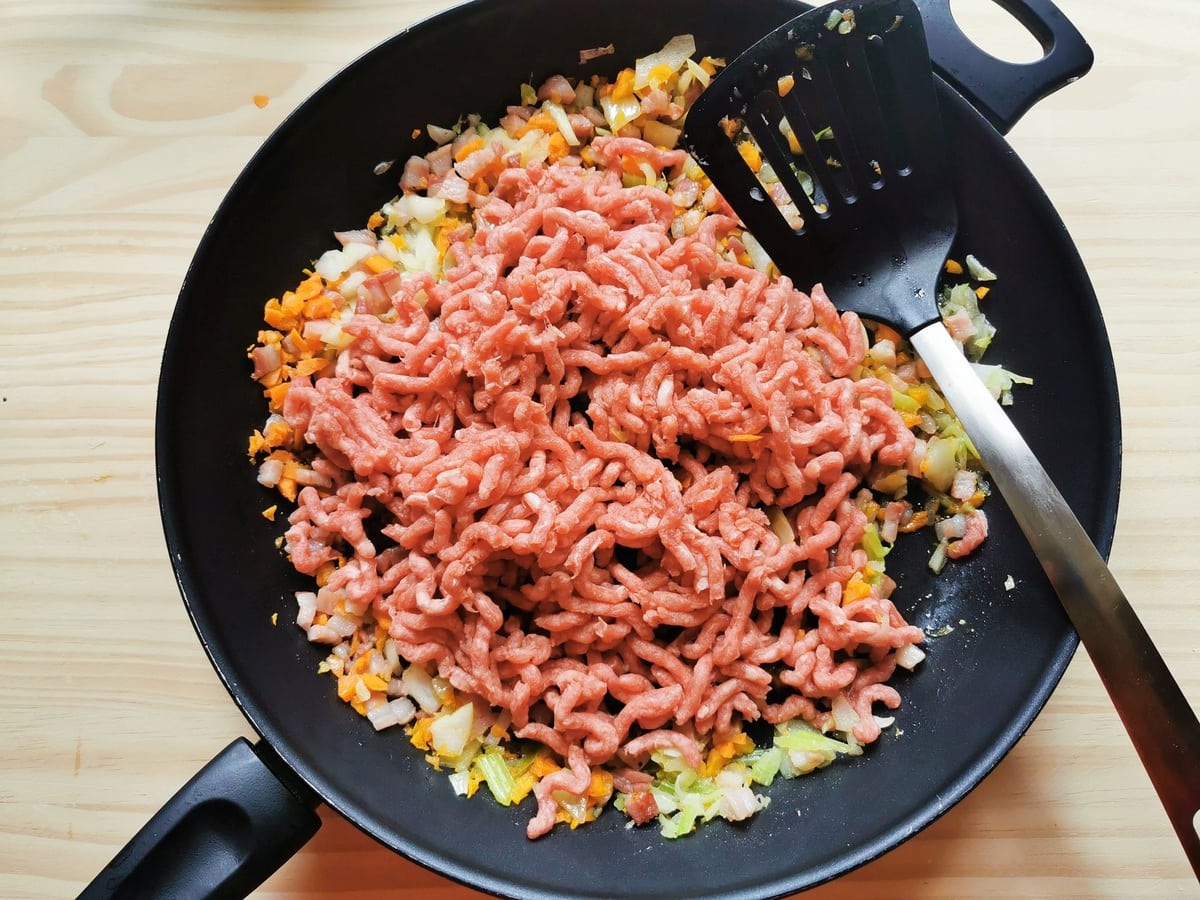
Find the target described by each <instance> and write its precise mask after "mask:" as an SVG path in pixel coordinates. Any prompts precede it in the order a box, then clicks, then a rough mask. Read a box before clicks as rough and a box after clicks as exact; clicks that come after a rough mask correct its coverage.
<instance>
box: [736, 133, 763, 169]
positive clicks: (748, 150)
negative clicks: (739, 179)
mask: <svg viewBox="0 0 1200 900" xmlns="http://www.w3.org/2000/svg"><path fill="white" fill-rule="evenodd" d="M737 149H738V153H740V154H741V157H742V159H744V160H745V161H746V165H748V166H749V167H750V171H751V172H757V171H759V170H760V169H762V165H763V161H762V154H761V153H759V152H758V148H757V147H755V146H754V144H752V143H751V142H750V141H742V142H741V143H740V144H738V145H737Z"/></svg>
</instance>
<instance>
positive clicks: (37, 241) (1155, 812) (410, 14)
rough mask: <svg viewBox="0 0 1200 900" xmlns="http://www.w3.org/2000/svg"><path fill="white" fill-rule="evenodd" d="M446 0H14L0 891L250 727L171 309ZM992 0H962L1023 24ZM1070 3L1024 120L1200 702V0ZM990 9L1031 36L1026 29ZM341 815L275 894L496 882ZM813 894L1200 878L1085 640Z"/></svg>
mask: <svg viewBox="0 0 1200 900" xmlns="http://www.w3.org/2000/svg"><path fill="white" fill-rule="evenodd" d="M446 5H448V4H446V3H444V2H442V0H427V2H414V0H391V2H389V3H377V2H370V0H356V2H351V0H342V2H339V0H327V2H321V3H318V2H315V0H244V2H233V3H216V2H212V3H207V2H201V0H174V2H166V0H161V2H160V0H75V2H70V0H37V2H34V0H0V315H2V319H0V604H2V609H0V622H2V623H3V625H2V626H0V685H2V688H0V896H3V897H64V896H73V895H74V894H75V893H77V892H78V891H79V890H80V889H81V888H82V886H83V885H84V884H85V883H86V882H87V881H88V880H89V879H90V878H91V876H92V875H93V874H95V872H96V871H97V870H99V869H100V868H101V867H102V866H103V865H104V864H105V863H106V862H107V861H108V860H109V859H110V858H111V856H112V855H113V854H114V852H115V851H116V850H117V849H118V848H119V847H120V846H121V845H122V844H123V843H124V842H125V841H126V840H127V839H128V838H129V837H130V836H131V835H133V834H134V832H135V831H136V830H137V829H138V828H139V827H140V826H141V825H142V824H143V823H144V822H145V821H146V819H147V818H148V817H149V816H150V814H151V813H152V812H153V811H154V810H155V809H157V808H158V807H159V806H160V804H162V803H163V802H164V801H165V800H166V799H167V798H168V797H169V796H170V795H171V794H172V793H173V792H174V791H175V790H176V789H177V788H178V787H179V786H180V785H182V784H183V783H184V782H185V781H186V780H187V779H188V778H189V777H190V776H191V775H192V774H193V773H194V772H195V771H196V770H197V769H198V768H199V767H200V766H202V765H203V764H204V763H205V762H206V761H207V760H208V759H209V758H210V757H211V756H212V755H213V754H214V753H216V752H217V751H218V750H220V749H221V748H222V747H223V746H225V744H226V743H227V742H228V741H229V740H231V739H232V738H233V737H235V736H236V735H238V734H243V733H248V732H247V726H246V725H245V723H244V720H243V719H242V717H241V715H240V714H239V713H238V711H237V709H236V707H235V706H234V704H233V702H232V701H231V700H230V698H229V697H228V695H227V694H226V693H225V691H224V689H223V688H222V687H221V686H220V684H219V682H218V680H217V678H216V676H215V674H214V673H213V672H212V670H211V668H210V667H209V665H208V662H207V660H206V659H205V657H204V655H203V653H202V651H201V648H200V645H199V643H198V641H197V639H196V637H195V635H194V633H193V631H192V629H191V626H190V624H189V622H188V620H187V617H186V615H185V612H184V608H183V605H182V603H181V602H180V601H179V599H178V594H177V591H176V588H175V584H174V580H173V576H172V572H171V567H170V564H169V562H168V559H167V554H166V551H165V548H164V544H163V539H162V536H161V530H160V525H159V518H158V508H157V503H156V496H155V473H154V462H153V439H154V433H153V410H154V394H155V382H156V378H157V374H158V364H159V358H160V353H161V349H162V345H163V340H164V337H165V335H166V331H167V323H168V319H169V317H170V314H171V310H172V306H173V304H174V301H175V294H176V292H177V290H178V287H179V284H180V281H181V279H182V276H183V273H184V271H185V268H186V266H187V264H188V262H189V260H190V258H191V255H192V252H193V250H194V248H195V246H196V243H197V241H198V240H199V238H200V234H201V231H202V229H203V228H204V226H205V224H206V223H207V221H208V218H209V216H210V215H211V214H212V212H213V210H214V209H215V208H216V206H217V204H218V202H219V201H220V199H221V197H222V195H223V193H224V192H225V190H226V189H227V188H228V186H229V185H230V183H231V182H232V180H233V178H234V177H235V176H236V174H237V173H238V171H239V170H240V168H241V167H242V165H243V164H244V163H245V162H246V161H247V159H248V158H249V157H250V155H251V153H252V152H253V151H254V150H255V149H256V148H257V146H258V145H259V143H260V142H261V141H262V139H263V138H264V137H265V136H266V135H267V134H269V133H270V131H271V130H272V128H273V127H274V126H276V125H277V124H278V123H279V122H280V121H281V120H282V119H283V118H284V116H285V115H286V114H287V113H288V112H289V111H291V110H292V109H294V108H295V107H296V106H297V105H298V104H299V103H300V102H301V101H302V100H303V99H304V98H305V97H306V96H307V95H308V94H309V93H310V92H311V91H313V90H314V89H315V88H317V87H318V86H319V85H320V84H321V83H322V82H323V81H324V80H325V79H326V78H328V77H329V76H330V75H331V74H332V73H333V72H334V71H336V70H337V69H338V68H339V67H341V66H342V65H344V64H346V63H347V62H348V61H350V60H351V59H353V58H354V57H355V56H357V55H358V54H359V53H361V52H363V51H365V50H367V49H369V48H370V47H371V46H373V45H375V44H376V43H378V42H379V41H381V40H383V39H384V38H385V37H387V36H388V35H390V34H391V33H393V32H395V31H396V30H398V29H400V28H402V27H404V26H405V25H408V24H410V23H412V22H414V21H416V20H418V19H420V18H422V17H424V16H426V15H428V14H430V13H432V12H435V11H437V10H438V9H440V8H442V7H444V6H446ZM565 6H566V4H564V8H565ZM652 6H653V3H652V2H650V3H648V4H647V7H648V8H651V7H652ZM984 6H986V3H985V0H977V2H975V3H968V2H966V0H956V3H955V8H956V9H959V10H960V14H961V15H962V17H963V19H964V21H966V22H967V23H968V24H970V23H974V26H975V27H976V29H979V28H984V29H999V26H998V25H997V24H996V23H997V18H996V17H995V16H994V15H992V14H991V13H990V12H989V11H988V10H987V9H984V8H983V7H984ZM1061 6H1062V7H1063V9H1064V10H1065V11H1066V12H1067V13H1068V15H1070V16H1071V17H1072V19H1073V20H1074V21H1075V22H1076V23H1077V24H1078V26H1079V27H1080V29H1081V30H1082V31H1083V32H1084V34H1085V35H1086V36H1087V38H1088V39H1089V41H1090V42H1091V43H1092V45H1093V47H1094V49H1095V51H1096V60H1097V61H1096V66H1095V69H1094V70H1093V71H1092V72H1091V73H1090V74H1089V75H1087V76H1086V77H1085V78H1083V79H1082V80H1081V81H1080V82H1078V83H1077V84H1075V85H1072V86H1071V87H1069V88H1068V89H1065V90H1063V91H1062V92H1060V93H1059V94H1056V95H1054V96H1053V97H1051V98H1049V99H1047V100H1045V101H1043V102H1042V103H1041V104H1040V105H1039V106H1038V107H1036V108H1035V109H1034V110H1033V111H1032V112H1031V113H1030V114H1029V115H1028V116H1027V117H1026V118H1025V120H1023V121H1022V122H1021V123H1020V124H1019V125H1018V126H1017V128H1016V129H1015V131H1014V132H1013V134H1012V136H1011V141H1012V144H1013V145H1014V146H1015V148H1016V149H1017V151H1018V152H1019V153H1020V154H1021V155H1022V157H1023V158H1024V159H1025V161H1026V162H1027V163H1028V165H1029V166H1030V167H1031V168H1032V170H1033V171H1034V173H1035V175H1036V176H1038V178H1039V179H1040V180H1041V183H1042V184H1043V185H1044V187H1045V189H1046V191H1047V192H1048V194H1049V195H1050V198H1051V200H1052V201H1053V202H1054V203H1055V204H1056V206H1057V208H1058V209H1059V211H1060V213H1061V215H1062V217H1063V219H1064V221H1065V222H1066V224H1067V226H1068V228H1069V230H1070V231H1071V233H1072V234H1073V236H1074V238H1075V240H1076V242H1077V244H1078V246H1079V249H1080V251H1081V253H1082V255H1083V258H1084V260H1085V262H1086V264H1087V266H1088V268H1089V271H1090V273H1091V277H1092V279H1093V281H1094V284H1095V287H1096V291H1097V294H1098V296H1099V298H1100V302H1101V306H1102V308H1103V312H1104V315H1105V318H1106V321H1107V324H1108V327H1109V330H1110V336H1111V339H1112V344H1113V350H1114V355H1115V358H1116V365H1117V373H1118V378H1119V384H1120V392H1121V396H1122V401H1123V417H1124V448H1125V455H1124V481H1123V492H1122V500H1121V510H1120V517H1119V521H1118V527H1117V537H1116V543H1115V547H1114V549H1113V552H1112V558H1111V562H1112V568H1113V570H1114V572H1115V573H1116V576H1117V578H1118V580H1119V581H1120V582H1121V583H1122V584H1123V586H1124V587H1125V590H1126V592H1127V594H1128V595H1129V596H1130V597H1131V598H1132V600H1133V602H1134V605H1135V607H1136V608H1137V610H1138V611H1139V613H1140V615H1141V616H1142V618H1143V620H1144V622H1145V623H1146V626H1147V628H1148V630H1149V631H1150V632H1151V634H1152V635H1153V637H1154V638H1155V640H1156V641H1157V642H1158V645H1159V647H1160V648H1161V650H1162V653H1163V655H1164V656H1165V657H1166V659H1167V661H1168V663H1169V664H1170V665H1171V667H1172V668H1173V670H1174V672H1175V674H1176V676H1177V678H1178V680H1179V682H1180V684H1181V685H1182V687H1183V690H1184V692H1185V693H1186V694H1187V695H1188V696H1189V698H1191V700H1192V702H1193V704H1194V705H1200V615H1197V612H1196V610H1197V608H1198V607H1197V599H1198V593H1200V592H1198V590H1197V574H1198V573H1200V560H1198V558H1197V551H1196V546H1197V544H1196V541H1197V538H1198V536H1200V528H1197V525H1196V511H1197V509H1200V474H1198V473H1200V337H1198V335H1200V297H1197V279H1198V277H1200V266H1198V262H1200V249H1198V248H1200V174H1198V173H1200V103H1197V100H1196V98H1197V97H1198V96H1200V50H1198V48H1200V6H1198V5H1197V4H1196V3H1194V2H1193V0H1144V2H1141V3H1138V4H1136V5H1131V4H1127V3H1122V2H1117V0H1061ZM684 24H686V23H684ZM993 34H994V35H995V37H993V38H992V39H991V40H994V41H998V42H999V43H1000V45H1001V46H1003V47H1005V48H1007V49H1006V50H1005V52H1013V51H1016V50H1018V49H1019V42H1016V41H1013V40H1011V29H1000V30H998V31H993ZM255 94H263V95H266V96H268V97H269V98H270V103H269V105H267V106H266V107H265V108H262V109H260V108H258V107H256V106H255V104H254V103H253V102H252V96H253V95H255ZM323 818H324V820H325V824H324V827H323V828H322V829H321V831H320V832H319V833H318V835H317V836H316V838H314V839H313V840H312V842H311V843H310V844H309V845H308V846H307V847H305V848H304V849H303V850H302V851H301V852H300V854H299V855H298V856H297V857H295V858H294V859H292V860H291V861H290V862H288V863H287V865H285V866H284V868H283V869H282V870H281V871H280V872H278V873H277V874H276V875H275V876H274V877H272V878H271V879H270V880H269V881H268V882H267V883H266V884H265V885H264V886H263V887H262V888H261V890H260V891H259V895H260V896H263V897H343V898H350V897H394V898H408V897H412V898H416V897H422V898H427V897H428V898H447V900H449V898H456V900H458V898H466V897H470V896H476V895H475V894H473V893H472V892H471V891H468V890H467V889H465V888H462V887H459V886H456V885H454V884H452V883H451V882H449V881H446V880H445V879H442V878H440V877H438V876H436V875H433V874H431V873H428V872H426V871H424V870H422V869H420V868H418V867H417V866H415V865H412V864H410V863H408V862H406V861H405V860H404V859H402V858H400V857H398V856H396V855H394V854H392V853H391V852H389V851H387V850H385V849H383V848H381V847H380V846H378V845H376V844H375V843H374V842H373V841H372V840H371V839H370V838H368V837H366V836H364V835H362V834H360V833H359V832H358V831H356V830H355V829H354V828H352V827H351V826H349V825H347V824H346V823H345V822H344V821H342V820H341V819H340V818H338V817H337V816H336V815H334V814H328V813H323ZM808 896H812V897H814V898H821V897H825V898H834V897H837V898H839V900H851V898H860V897H861V898H866V897H1034V896H1054V897H1066V896H1071V897H1114V898H1115V897H1121V898H1128V897H1147V898H1149V897H1154V898H1157V897H1164V896H1192V897H1195V896H1200V890H1198V889H1197V883H1196V881H1195V880H1194V879H1193V877H1192V875H1191V873H1190V871H1189V869H1188V867H1187V865H1186V863H1185V861H1184V858H1183V855H1182V853H1181V851H1180V850H1179V848H1178V846H1177V845H1176V842H1175V839H1174V836H1173V834H1172V832H1171V831H1170V829H1169V827H1168V824H1167V821H1166V818H1165V816H1164V814H1163V813H1162V812H1161V810H1160V808H1159V805H1158V802H1157V800H1156V798H1155V796H1154V794H1153V792H1152V790H1151V788H1150V784H1149V781H1148V779H1147V777H1146V776H1145V774H1144V772H1143V771H1142V769H1141V767H1140V765H1139V763H1138V761H1137V758H1136V756H1135V755H1134V753H1133V750H1132V749H1131V747H1130V745H1129V743H1128V741H1127V739H1126V737H1125V735H1124V733H1123V731H1122V729H1121V726H1120V724H1119V721H1118V720H1117V717H1116V715H1115V714H1114V712H1113V710H1112V709H1111V707H1110V705H1109V703H1108V700H1107V698H1106V695H1105V694H1104V693H1103V691H1102V689H1101V687H1100V685H1099V683H1098V681H1097V678H1096V675H1095V672H1094V670H1093V668H1092V667H1091V665H1090V663H1089V661H1088V659H1087V658H1086V656H1085V655H1084V654H1083V653H1082V652H1081V653H1080V654H1079V655H1078V656H1077V657H1076V659H1075V661H1074V662H1073V663H1072V665H1071V668H1070V670H1069V671H1068V673H1067V675H1066V677H1065V678H1064V680H1063V682H1062V684H1061V686H1060V687H1059V689H1058V690H1057V692H1056V693H1055V694H1054V696H1053V698H1052V699H1051V700H1050V703H1049V705H1048V706H1047V708H1046V709H1045V711H1044V713H1043V714H1042V715H1041V716H1040V717H1039V719H1038V720H1037V722H1036V723H1035V724H1034V726H1033V728H1032V729H1031V730H1030V732H1029V733H1028V735H1027V736H1026V737H1025V738H1023V739H1022V741H1021V742H1020V743H1019V745H1018V746H1017V748H1016V749H1015V750H1014V751H1013V752H1012V753H1011V754H1010V755H1009V756H1008V758H1007V759H1005V760H1004V762H1003V763H1002V764H1001V765H1000V766H999V768H998V769H997V770H996V771H995V772H994V773H993V774H992V775H991V776H990V777H989V778H988V779H987V780H986V781H985V782H984V783H983V785H982V786H981V787H979V788H978V789H977V790H976V791H974V792H973V793H972V794H971V795H970V796H969V797H968V798H967V799H966V800H965V801H964V802H962V803H961V804H960V805H958V806H957V807H956V808H954V809H952V810H951V811H950V812H948V813H947V814H946V815H945V816H944V817H943V818H941V819H940V820H938V821H937V822H936V823H935V824H934V825H932V826H931V827H930V828H929V829H927V830H926V831H925V832H923V833H922V834H920V835H919V836H917V837H916V838H914V839H913V840H911V841H909V842H908V843H906V844H904V845H903V846H902V847H900V848H899V849H897V850H895V851H894V852H892V853H891V854H889V855H887V856H886V857H884V858H883V859H881V860H879V861H877V862H875V863H873V864H871V865H868V866H866V867H865V868H863V869H861V870H858V871H856V872H854V873H852V874H850V875H849V876H847V877H845V878H843V879H840V880H839V881H838V882H836V883H835V884H833V885H828V886H825V887H823V888H820V889H817V890H815V891H813V892H812V893H811V894H810V895H808Z"/></svg>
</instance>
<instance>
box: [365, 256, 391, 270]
mask: <svg viewBox="0 0 1200 900" xmlns="http://www.w3.org/2000/svg"><path fill="white" fill-rule="evenodd" d="M363 265H365V266H366V267H367V268H368V269H370V270H371V271H372V272H374V273H375V274H376V275H378V274H379V273H380V272H386V271H387V270H388V269H391V268H393V266H392V261H391V260H390V259H388V258H387V257H386V256H383V255H381V254H379V253H376V254H375V255H374V256H368V257H367V258H366V259H364V260H363Z"/></svg>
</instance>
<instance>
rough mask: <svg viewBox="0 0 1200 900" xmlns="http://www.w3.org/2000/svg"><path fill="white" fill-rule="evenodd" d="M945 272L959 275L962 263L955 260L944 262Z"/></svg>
mask: <svg viewBox="0 0 1200 900" xmlns="http://www.w3.org/2000/svg"><path fill="white" fill-rule="evenodd" d="M946 271H947V272H948V273H949V274H951V275H961V274H962V271H963V267H962V263H960V262H959V261H958V260H956V259H948V260H946Z"/></svg>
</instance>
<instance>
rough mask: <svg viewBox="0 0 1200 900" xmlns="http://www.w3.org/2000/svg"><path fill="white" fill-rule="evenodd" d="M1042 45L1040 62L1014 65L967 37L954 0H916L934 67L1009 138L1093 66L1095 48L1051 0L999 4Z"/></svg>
mask: <svg viewBox="0 0 1200 900" xmlns="http://www.w3.org/2000/svg"><path fill="white" fill-rule="evenodd" d="M995 2H996V3H997V4H998V5H1000V6H1001V7H1003V8H1004V9H1005V10H1006V11H1007V12H1009V13H1010V14H1011V15H1012V16H1013V18H1015V19H1016V20H1017V21H1018V22H1020V23H1021V24H1022V25H1023V26H1025V28H1026V29H1027V30H1028V31H1029V33H1030V34H1032V35H1033V36H1034V38H1036V39H1037V41H1038V43H1040V44H1041V45H1042V53H1043V56H1042V58H1041V59H1038V60H1035V61H1033V62H1030V63H1010V62H1007V61H1005V60H1002V59H997V58H996V57H994V56H991V55H990V54H988V53H985V52H984V51H983V50H981V49H980V48H979V47H977V46H976V45H975V43H974V42H973V41H972V40H971V39H970V38H969V37H967V35H966V34H964V33H963V30H962V29H961V28H959V26H958V23H957V22H956V21H955V19H954V13H953V12H952V11H951V9H950V0H916V4H917V8H918V9H920V10H921V19H922V21H923V22H924V24H925V38H926V40H927V41H928V42H929V55H930V57H931V58H932V59H933V65H934V68H935V69H936V70H937V73H938V74H939V75H940V76H942V78H943V79H945V80H946V81H947V82H949V83H950V85H951V86H952V87H953V88H954V89H955V90H957V91H958V92H959V93H960V94H962V95H963V97H965V98H966V99H967V100H968V101H969V102H970V104H971V105H972V106H974V107H975V108H976V109H977V110H979V111H980V112H981V113H982V114H983V116H984V118H986V119H987V120H988V121H989V122H991V124H992V126H993V127H995V129H996V130H997V131H999V132H1000V133H1001V134H1007V133H1008V132H1009V130H1010V129H1011V128H1012V127H1013V125H1015V124H1016V123H1017V120H1018V119H1020V118H1021V116H1023V115H1024V114H1025V113H1026V112H1027V111H1028V110H1029V108H1030V107H1031V106H1033V105H1034V104H1035V103H1037V102H1038V101H1039V100H1041V99H1042V98H1043V97H1045V96H1047V95H1049V94H1052V93H1054V91H1056V90H1058V89H1059V88H1061V87H1063V86H1064V85H1067V84H1070V83H1071V82H1072V81H1074V80H1076V79H1077V78H1079V77H1081V76H1082V75H1084V74H1085V73H1086V72H1087V71H1088V70H1089V69H1090V68H1091V67H1092V59H1093V55H1092V49H1091V48H1090V47H1089V46H1088V44H1087V41H1085V40H1084V38H1083V35H1082V34H1080V33H1079V29H1077V28H1076V27H1075V26H1074V25H1073V24H1071V22H1070V20H1069V19H1067V17H1066V16H1064V15H1063V14H1062V12H1060V11H1059V9H1058V7H1056V6H1055V5H1054V3H1053V2H1051V0H995Z"/></svg>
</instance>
